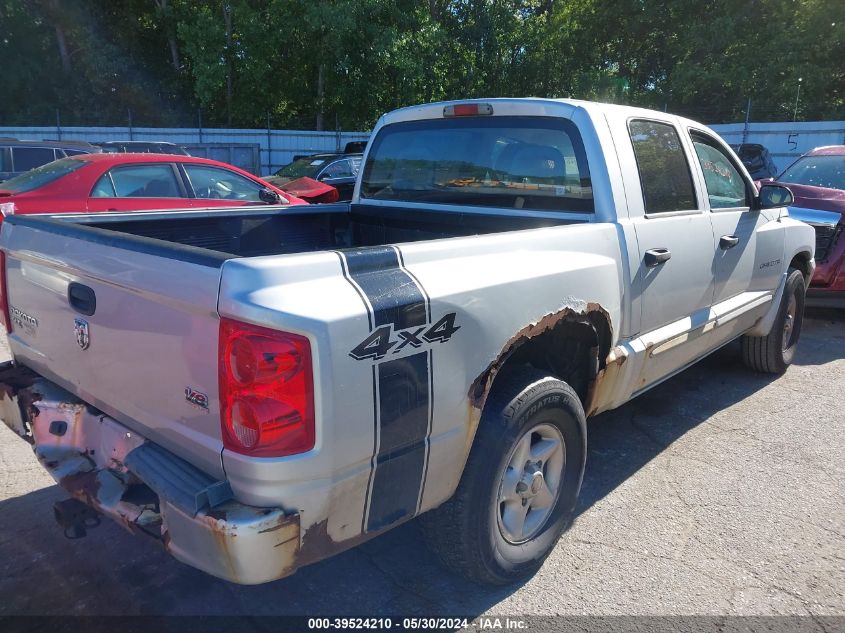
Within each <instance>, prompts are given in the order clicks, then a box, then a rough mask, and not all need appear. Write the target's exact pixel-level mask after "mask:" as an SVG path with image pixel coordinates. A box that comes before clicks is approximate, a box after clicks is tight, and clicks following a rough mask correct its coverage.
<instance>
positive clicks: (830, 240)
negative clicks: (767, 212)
mask: <svg viewBox="0 0 845 633" xmlns="http://www.w3.org/2000/svg"><path fill="white" fill-rule="evenodd" d="M777 182H778V183H780V184H784V185H786V186H787V187H789V188H790V189H791V190H792V195H793V196H794V197H795V202H794V203H793V206H791V207H790V208H789V215H790V217H793V218H795V219H798V220H802V221H803V222H806V223H807V224H809V225H811V226H812V227H813V228H814V229H815V230H816V256H815V258H816V272H815V274H814V275H813V279H812V281H811V282H810V288H809V289H808V291H807V303H808V304H809V305H817V306H828V307H845V145H831V146H829V147H819V148H816V149H814V150H812V151H810V152H807V153H806V154H804V155H803V156H802V157H801V158H799V159H798V160H796V161H795V162H794V163H792V164H791V165H790V166H789V167H787V168H786V170H785V171H784V172H783V173H782V174H781V175H780V176H779V177H778V179H777Z"/></svg>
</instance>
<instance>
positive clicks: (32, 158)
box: [12, 147, 56, 171]
mask: <svg viewBox="0 0 845 633" xmlns="http://www.w3.org/2000/svg"><path fill="white" fill-rule="evenodd" d="M12 159H13V160H14V163H15V171H29V170H30V169H35V168H36V167H41V165H46V164H47V163H52V162H53V161H54V160H56V154H55V152H54V151H53V148H52V147H13V148H12Z"/></svg>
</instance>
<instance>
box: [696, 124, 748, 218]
mask: <svg viewBox="0 0 845 633" xmlns="http://www.w3.org/2000/svg"><path fill="white" fill-rule="evenodd" d="M690 136H691V137H692V144H693V147H695V153H696V155H697V156H698V163H699V164H700V165H701V171H702V172H703V173H704V184H705V185H706V187H707V198H708V200H709V202H710V208H711V209H733V208H736V207H748V206H750V201H749V196H748V186H747V184H746V182H745V179H744V178H743V177H742V174H740V172H739V170H738V169H737V168H736V167H735V166H734V164H733V161H732V160H731V159H730V158H729V157H728V155H727V154H726V153H725V151H724V150H723V149H722V148H721V147H719V145H718V143H717V142H716V141H715V140H714V139H711V138H710V137H708V136H706V135H705V134H701V133H700V132H695V131H692V132H690Z"/></svg>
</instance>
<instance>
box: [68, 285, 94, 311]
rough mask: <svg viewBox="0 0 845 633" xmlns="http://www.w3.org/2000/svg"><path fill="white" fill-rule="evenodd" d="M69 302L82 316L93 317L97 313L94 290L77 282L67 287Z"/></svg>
mask: <svg viewBox="0 0 845 633" xmlns="http://www.w3.org/2000/svg"><path fill="white" fill-rule="evenodd" d="M67 302H68V303H69V304H70V305H71V307H72V308H73V309H74V310H76V311H77V312H79V313H80V314H85V315H87V316H91V315H93V314H94V312H96V311H97V295H95V294H94V290H93V289H91V288H89V287H88V286H84V285H82V284H80V283H77V282H75V281H72V282H71V283H70V285H69V286H68V287H67Z"/></svg>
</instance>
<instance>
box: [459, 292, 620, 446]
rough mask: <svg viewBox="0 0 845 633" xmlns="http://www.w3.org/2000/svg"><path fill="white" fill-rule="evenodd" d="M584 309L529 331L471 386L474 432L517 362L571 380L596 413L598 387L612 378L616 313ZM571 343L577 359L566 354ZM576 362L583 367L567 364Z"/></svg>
mask: <svg viewBox="0 0 845 633" xmlns="http://www.w3.org/2000/svg"><path fill="white" fill-rule="evenodd" d="M582 305H583V306H584V307H583V308H581V309H575V308H573V307H571V306H566V307H564V308H562V309H560V310H558V311H556V312H553V313H550V314H546V315H545V316H543V317H542V318H541V319H539V320H538V321H536V322H534V323H529V324H528V325H526V326H525V327H523V328H522V329H521V330H519V331H518V332H517V333H516V334H514V335H513V336H512V337H511V338H510V339H509V340H508V341H507V343H505V345H504V346H503V347H502V351H501V352H500V353H499V354H498V355H497V356H496V358H495V359H494V360H493V361H492V362H491V363H490V364H489V365H488V366H487V368H486V369H485V370H484V371H483V372H482V373H481V374H480V375H479V376H478V377H477V378H476V379H475V380H474V381H473V383H472V385H471V386H470V389H469V393H468V396H469V402H470V417H471V420H470V422H471V424H470V426H471V427H474V426H477V422H478V417H479V413H480V411H481V410H483V409H484V403H485V402H486V401H487V396H488V395H489V394H490V389H491V388H492V386H493V382H494V380H495V378H496V375H497V374H498V373H499V371H501V369H502V367H504V365H505V364H506V363H508V362H511V361H513V362H527V363H528V364H533V365H537V364H539V365H540V366H541V367H543V368H544V369H548V370H549V371H550V373H552V374H554V375H556V376H558V377H559V378H561V379H562V380H566V381H567V382H569V383H570V385H571V386H572V387H573V388H574V389H575V390H576V391H577V392H578V393H579V396H581V399H582V402H583V403H584V410H585V411H586V412H587V414H588V415H589V414H590V413H592V412H593V410H594V409H595V407H594V401H595V396H596V393H597V391H598V390H597V386H598V383H599V382H603V381H604V380H605V376H606V375H607V374H606V373H605V369H606V367H607V362H608V360H609V358H608V354H609V352H610V345H611V341H612V335H613V330H612V325H611V321H610V314H609V313H608V312H607V310H605V309H604V307H602V306H601V305H600V304H598V303H594V302H591V303H586V304H582ZM541 338H542V344H541V345H537V344H532V343H539V341H538V339H541ZM570 344H571V345H572V350H573V358H572V359H570V358H568V354H567V353H566V350H567V348H566V345H570ZM549 350H552V351H555V352H557V356H558V357H559V358H557V359H555V358H551V357H550V354H549V353H548V352H549ZM576 355H577V358H576ZM570 360H577V365H576V364H571V365H570V364H567V363H569V361H570ZM557 363H559V364H557ZM585 368H586V371H585ZM602 393H604V392H602ZM472 430H474V428H473V429H472Z"/></svg>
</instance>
